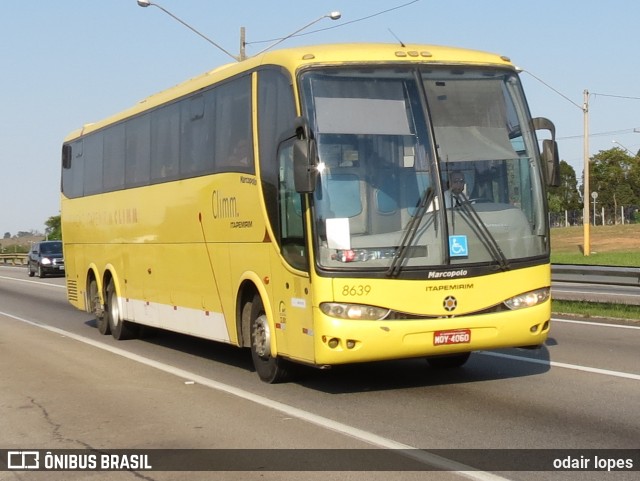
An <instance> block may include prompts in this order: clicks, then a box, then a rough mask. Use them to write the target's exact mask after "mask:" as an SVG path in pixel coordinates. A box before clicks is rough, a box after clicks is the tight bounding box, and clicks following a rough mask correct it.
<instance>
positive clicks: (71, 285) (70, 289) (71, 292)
mask: <svg viewBox="0 0 640 481" xmlns="http://www.w3.org/2000/svg"><path fill="white" fill-rule="evenodd" d="M67 299H69V300H70V301H74V302H75V301H77V300H78V283H77V282H76V281H70V280H67Z"/></svg>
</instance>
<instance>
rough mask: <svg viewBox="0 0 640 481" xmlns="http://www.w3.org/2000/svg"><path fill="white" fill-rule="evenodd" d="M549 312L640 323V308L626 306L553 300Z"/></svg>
mask: <svg viewBox="0 0 640 481" xmlns="http://www.w3.org/2000/svg"><path fill="white" fill-rule="evenodd" d="M551 311H552V312H553V313H554V314H571V315H577V316H581V317H584V318H596V317H603V318H609V319H612V318H613V319H630V320H634V321H637V322H639V323H640V306H632V305H628V304H607V303H604V302H584V301H558V300H555V299H554V300H552V301H551Z"/></svg>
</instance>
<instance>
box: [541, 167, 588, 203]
mask: <svg viewBox="0 0 640 481" xmlns="http://www.w3.org/2000/svg"><path fill="white" fill-rule="evenodd" d="M548 200H549V210H550V211H551V212H553V213H556V214H559V213H561V212H564V211H565V210H568V211H577V210H579V209H581V208H582V201H581V199H580V193H579V192H578V180H577V178H576V172H575V170H573V167H571V166H570V165H569V164H568V163H567V162H565V161H564V160H561V161H560V185H559V186H558V187H549V190H548Z"/></svg>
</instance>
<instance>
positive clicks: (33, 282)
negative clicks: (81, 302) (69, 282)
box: [0, 276, 67, 289]
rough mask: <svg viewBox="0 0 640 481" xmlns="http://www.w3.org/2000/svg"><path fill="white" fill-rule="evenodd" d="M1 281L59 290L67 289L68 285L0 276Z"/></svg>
mask: <svg viewBox="0 0 640 481" xmlns="http://www.w3.org/2000/svg"><path fill="white" fill-rule="evenodd" d="M0 279H4V280H6V281H15V282H26V283H28V284H39V285H41V286H48V287H57V288H58V289H66V288H67V286H66V285H60V284H51V283H49V282H43V281H34V280H30V279H18V278H17V277H7V276H0Z"/></svg>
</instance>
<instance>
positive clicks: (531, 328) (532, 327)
mask: <svg viewBox="0 0 640 481" xmlns="http://www.w3.org/2000/svg"><path fill="white" fill-rule="evenodd" d="M529 330H530V331H531V332H538V325H537V324H536V325H535V326H531V327H530V328H529Z"/></svg>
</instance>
